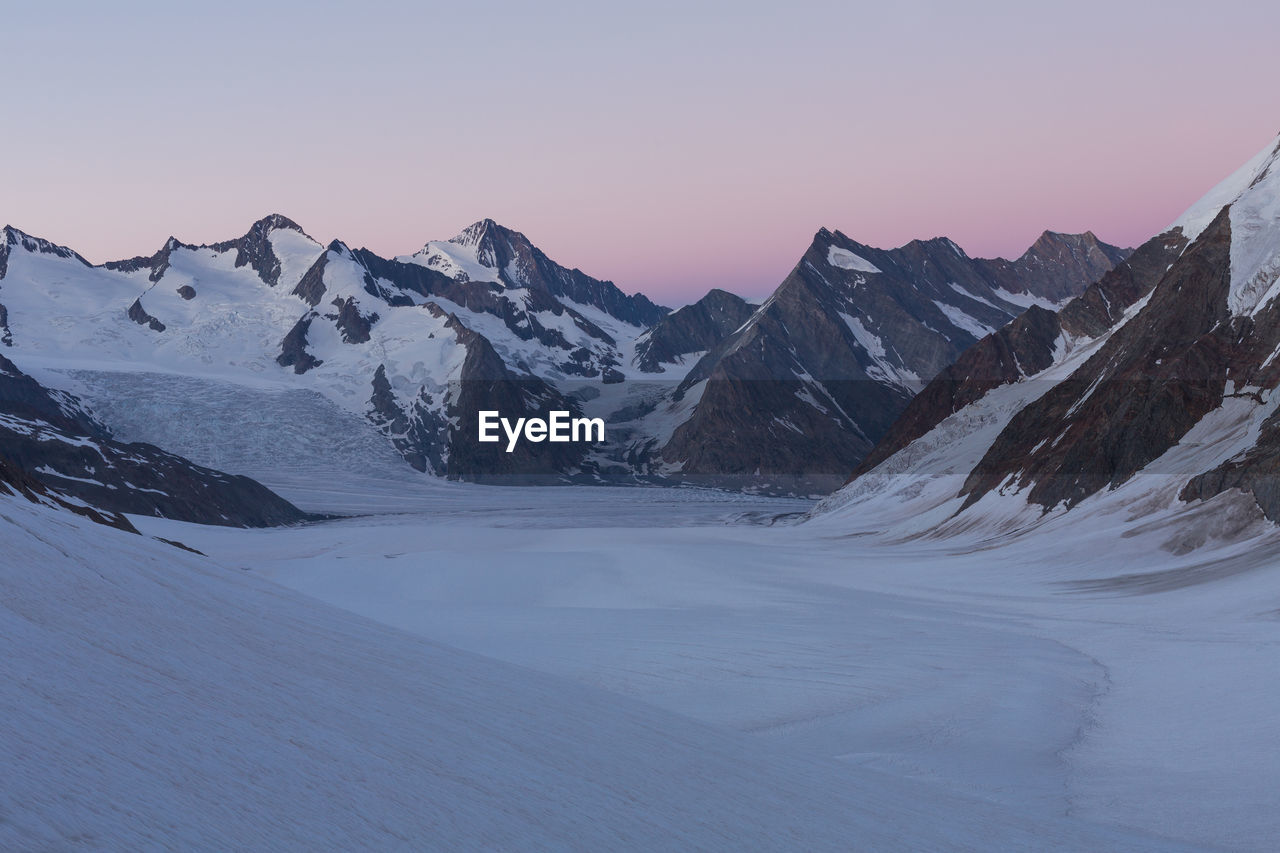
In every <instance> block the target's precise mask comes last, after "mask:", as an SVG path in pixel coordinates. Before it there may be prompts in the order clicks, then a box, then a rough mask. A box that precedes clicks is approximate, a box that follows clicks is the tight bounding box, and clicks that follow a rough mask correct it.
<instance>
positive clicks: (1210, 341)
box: [827, 139, 1280, 525]
mask: <svg viewBox="0 0 1280 853" xmlns="http://www.w3.org/2000/svg"><path fill="white" fill-rule="evenodd" d="M1277 160H1280V139H1277V140H1276V141H1273V142H1272V143H1271V144H1270V145H1268V147H1267V148H1266V149H1265V150H1264V151H1263V152H1262V153H1260V154H1259V155H1258V157H1256V158H1254V160H1252V161H1250V163H1248V164H1246V166H1245V167H1244V168H1243V169H1242V170H1240V171H1239V172H1237V173H1236V174H1235V175H1233V176H1232V177H1231V178H1229V179H1228V180H1227V181H1226V182H1224V183H1223V184H1222V185H1221V186H1219V187H1218V188H1215V189H1214V190H1213V191H1212V192H1210V193H1209V194H1208V195H1207V196H1206V197H1205V199H1204V200H1202V201H1201V202H1198V203H1197V204H1196V205H1194V206H1193V207H1192V208H1191V209H1190V210H1189V211H1188V212H1187V213H1186V214H1185V215H1184V216H1183V217H1181V218H1180V219H1179V220H1178V221H1177V222H1175V223H1174V224H1173V225H1172V226H1171V227H1170V228H1169V230H1168V231H1166V232H1165V233H1163V234H1161V235H1159V236H1157V237H1155V238H1153V239H1152V240H1151V241H1150V242H1148V243H1147V244H1146V245H1144V246H1143V247H1141V248H1140V249H1138V250H1137V251H1136V252H1135V253H1134V254H1133V255H1132V256H1131V257H1130V258H1129V259H1128V260H1126V261H1125V262H1124V263H1122V264H1120V265H1119V266H1118V267H1117V268H1116V269H1115V270H1113V271H1112V272H1111V273H1109V274H1108V275H1106V276H1104V277H1103V278H1102V279H1101V280H1100V281H1099V282H1098V283H1097V284H1095V285H1094V286H1092V287H1090V288H1089V290H1088V291H1086V292H1085V293H1084V294H1083V295H1082V296H1081V297H1079V298H1078V299H1076V300H1074V301H1073V302H1071V303H1070V304H1068V305H1067V306H1066V307H1065V308H1063V309H1062V310H1061V311H1060V312H1057V313H1052V312H1048V311H1044V310H1040V309H1036V308H1032V309H1030V310H1029V311H1028V312H1027V313H1026V314H1024V315H1023V316H1022V317H1020V318H1019V319H1018V320H1017V321H1015V322H1014V323H1013V324H1011V325H1010V326H1008V327H1006V328H1005V329H1003V330H1001V331H1000V332H998V333H996V334H994V335H992V336H990V337H987V338H985V339H984V340H983V341H982V342H981V343H979V344H978V345H977V346H976V347H974V348H973V349H971V350H969V351H968V352H967V353H965V354H964V356H962V357H961V358H960V360H959V361H957V363H956V364H955V365H953V366H952V367H951V368H948V369H947V370H946V371H944V372H943V373H942V374H941V375H939V377H938V378H937V379H935V381H934V382H933V383H931V384H930V385H929V386H928V387H927V388H926V389H925V390H924V391H923V392H922V393H921V394H920V395H919V396H918V397H917V398H916V399H915V400H914V401H913V402H912V403H911V404H910V406H909V407H908V408H907V410H906V412H905V414H904V416H903V417H902V418H901V419H900V420H899V421H898V422H897V424H895V426H894V427H893V428H892V430H890V432H889V434H888V436H887V437H886V439H885V440H884V441H883V442H882V443H881V445H880V447H878V448H877V449H876V450H875V451H873V453H872V454H871V455H870V456H869V457H868V458H867V460H866V461H865V462H864V463H863V464H862V466H861V467H860V468H859V469H858V471H857V472H856V476H855V479H854V481H853V482H852V483H851V484H850V485H849V486H848V487H847V488H846V489H845V490H844V491H843V492H841V493H840V495H838V496H837V497H836V498H834V499H832V500H831V501H829V502H828V504H827V506H828V508H831V509H843V510H849V509H850V508H851V507H852V506H859V507H865V506H866V505H867V504H868V502H885V501H893V500H895V499H900V500H905V501H908V502H910V503H912V504H913V505H914V506H915V512H916V513H917V514H918V513H924V515H925V516H927V517H928V518H931V519H932V520H933V521H934V522H935V523H942V522H944V521H946V519H948V518H949V517H951V516H952V515H954V514H955V513H956V512H958V511H961V512H960V515H959V516H957V517H956V521H955V523H956V524H963V523H966V522H965V519H968V521H969V522H972V521H974V520H977V519H979V518H982V517H989V518H1000V519H1002V520H1001V522H1000V523H1002V524H1006V525H1008V524H1014V523H1022V524H1024V525H1033V524H1034V520H1035V519H1036V518H1037V517H1039V516H1040V514H1041V513H1042V512H1062V511H1066V510H1068V509H1070V508H1073V507H1076V506H1077V505H1081V504H1082V503H1084V502H1086V501H1089V500H1090V499H1095V498H1096V499H1101V497H1102V496H1104V495H1105V494H1106V493H1108V492H1111V491H1115V492H1117V493H1122V494H1124V495H1127V496H1128V499H1129V500H1130V501H1131V502H1132V504H1133V507H1134V508H1133V509H1132V512H1133V513H1134V514H1135V517H1138V516H1141V515H1142V514H1143V513H1144V512H1151V511H1155V510H1157V509H1162V508H1167V507H1170V506H1181V505H1184V504H1186V503H1188V502H1190V503H1192V504H1199V503H1200V502H1204V503H1205V505H1210V504H1212V505H1213V506H1218V507H1222V508H1223V511H1224V512H1226V513H1228V515H1229V516H1230V515H1231V514H1234V513H1235V512H1237V506H1238V502H1237V501H1234V500H1232V499H1231V497H1230V496H1231V495H1233V494H1234V495H1240V494H1241V493H1244V494H1247V495H1249V496H1250V497H1249V500H1248V503H1252V504H1255V505H1256V507H1255V509H1254V511H1255V512H1260V513H1262V514H1264V515H1266V516H1267V517H1268V518H1270V519H1271V520H1273V521H1275V520H1277V519H1280V489H1277V487H1276V482H1277V481H1276V479H1275V472H1276V470H1277V467H1276V466H1277V460H1280V449H1278V448H1280V428H1278V427H1277V420H1276V417H1275V402H1276V397H1275V395H1276V389H1277V385H1280V363H1277V361H1276V355H1277V353H1280V303H1278V302H1277V296H1280V280H1278V276H1280V260H1277V259H1278V258H1280V202H1278V201H1277V199H1280V168H1277V167H1276V164H1277ZM1218 496H1221V497H1222V498H1223V500H1218V501H1215V500H1212V499H1214V498H1215V497H1218ZM1019 507H1022V508H1023V509H1022V510H1019V509H1018V508H1019ZM1144 508H1145V509H1144ZM962 510H963V511H962ZM1014 516H1016V517H1017V518H1020V519H1021V521H1020V522H1015V521H1014V518H1013V517H1014Z"/></svg>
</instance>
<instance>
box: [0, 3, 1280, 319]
mask: <svg viewBox="0 0 1280 853" xmlns="http://www.w3.org/2000/svg"><path fill="white" fill-rule="evenodd" d="M0 22H2V23H3V31H4V38H3V40H2V46H0V80H3V84H4V86H3V91H4V99H5V102H6V108H5V111H4V116H5V117H4V120H3V122H0V155H2V156H3V162H4V165H5V174H4V179H3V188H2V189H0V219H2V220H6V221H8V222H10V223H11V224H13V225H16V226H18V227H20V228H23V229H24V230H27V231H30V232H32V233H35V234H38V235H40V236H44V237H47V238H49V239H51V240H54V241H56V242H59V243H64V244H67V245H70V246H72V247H73V248H75V249H77V250H79V251H80V252H81V253H83V254H85V255H86V256H87V257H89V258H90V259H91V260H94V261H102V260H108V259H112V258H118V257H127V256H130V255H135V254H150V253H151V252H153V251H155V249H157V248H158V247H159V246H160V245H161V243H162V242H163V241H164V239H165V238H166V237H168V236H169V235H170V234H173V235H175V236H177V237H179V238H180V239H183V240H186V241H190V242H214V241H217V240H221V239H227V238H230V237H234V236H237V235H239V234H241V233H243V232H244V231H245V230H246V229H247V227H248V225H249V224H250V223H251V222H252V221H253V220H255V219H257V218H259V217H260V216H263V215H265V214H267V213H270V212H280V213H284V214H286V215H288V216H291V217H293V218H294V219H296V220H298V221H299V223H300V224H301V225H302V226H303V227H304V228H305V229H306V230H307V231H308V232H309V233H310V234H311V235H312V236H313V237H315V238H317V239H319V240H321V241H328V240H329V239H331V238H333V237H340V238H341V239H343V240H344V241H346V242H347V243H349V244H352V245H355V246H360V245H363V246H368V247H369V248H371V249H373V250H374V251H376V252H379V253H381V254H386V255H394V254H401V253H406V252H410V251H413V250H415V249H416V248H418V247H419V246H420V245H421V244H422V243H424V242H425V241H427V240H432V239H443V238H447V237H450V236H452V235H454V234H456V233H457V232H458V231H459V230H461V229H462V228H463V227H464V226H465V225H467V224H469V223H470V222H472V221H474V220H477V219H481V218H484V217H486V216H488V217H492V218H494V219H496V220H498V221H499V222H502V223H503V224H505V225H508V226H509V227H512V228H515V229H517V230H520V231H523V232H524V233H525V234H527V235H528V236H529V237H530V238H531V239H532V240H533V241H534V242H535V243H536V244H537V245H539V246H540V247H542V248H543V249H544V250H545V251H546V252H547V253H548V254H549V255H550V256H551V257H552V258H554V259H556V260H558V261H560V262H561V263H564V264H566V265H568V266H577V267H580V268H582V269H583V270H584V271H586V272H587V273H589V274H591V275H594V276H597V277H600V278H609V279H612V280H614V281H616V282H617V283H618V284H619V285H620V286H621V287H623V289H625V290H627V291H635V290H641V291H644V292H645V293H648V294H649V295H651V296H653V297H654V298H656V299H657V300H659V301H662V302H665V303H667V304H672V305H674V304H679V303H682V302H686V301H690V300H692V299H695V298H697V297H698V296H700V295H701V294H702V293H703V292H705V291H706V290H707V289H708V288H710V287H716V286H718V287H725V288H727V289H730V290H734V291H736V292H739V293H742V294H745V295H749V296H758V295H763V294H766V293H768V292H770V291H771V290H772V288H773V287H774V286H775V285H776V284H777V283H778V282H779V281H780V280H781V279H782V277H783V276H784V275H785V274H786V273H787V271H788V270H789V269H790V268H791V266H792V265H794V263H795V262H796V260H797V259H798V258H799V256H800V254H801V253H802V252H803V251H804V249H805V247H806V246H807V245H808V242H809V240H810V238H811V237H812V235H813V232H814V231H816V230H817V229H818V228H819V227H821V226H826V227H829V228H833V229H840V230H842V231H844V232H845V233H847V234H849V235H850V236H852V237H854V238H855V239H858V240H861V241H863V242H866V243H870V244H873V245H879V246H896V245H900V244H902V243H904V242H906V241H908V240H910V239H912V238H914V237H931V236H938V235H946V236H950V237H952V238H953V239H954V240H956V241H957V242H958V243H960V245H962V246H964V247H965V248H966V250H968V251H969V252H970V253H971V254H975V255H984V256H990V255H1005V256H1012V255H1017V254H1019V253H1020V252H1021V251H1022V250H1023V249H1025V248H1026V247H1027V246H1028V245H1029V244H1030V243H1031V242H1032V241H1033V240H1034V238H1035V237H1036V235H1037V234H1039V232H1040V231H1042V230H1044V229H1045V228H1051V229H1053V230H1058V231H1083V230H1086V229H1092V230H1093V231H1094V232H1095V233H1097V234H1098V235H1099V236H1100V237H1101V238H1103V239H1105V240H1109V241H1111V242H1114V243H1120V244H1125V245H1135V244H1137V243H1139V242H1141V241H1142V240H1144V239H1145V238H1147V237H1149V236H1151V235H1152V234H1153V233H1155V232H1157V231H1159V230H1160V229H1161V228H1162V227H1164V226H1165V225H1167V224H1168V223H1169V222H1170V221H1172V220H1173V219H1174V218H1175V217H1176V216H1177V215H1178V214H1179V213H1180V212H1181V211H1182V209H1183V208H1185V207H1186V206H1188V205H1189V204H1190V203H1191V202H1193V201H1194V200H1195V199H1196V198H1197V197H1198V196H1199V195H1201V194H1202V193H1203V192H1204V191H1205V190H1206V189H1208V188H1209V187H1210V186H1212V185H1213V184H1214V183H1216V182H1217V181H1218V180H1219V179H1220V178H1222V177H1225V176H1226V175H1227V174H1228V173H1229V172H1231V171H1232V170H1233V169H1234V168H1235V167H1236V166H1238V165H1239V164H1240V163H1241V162H1243V161H1244V160H1246V159H1247V158H1248V157H1249V156H1251V155H1252V154H1253V153H1255V152H1256V151H1257V150H1259V149H1260V148H1262V147H1263V145H1265V144H1266V143H1267V141H1268V140H1269V139H1270V138H1271V137H1272V136H1273V135H1274V134H1275V133H1276V132H1277V131H1280V86H1277V85H1276V80H1277V79H1280V71H1278V70H1277V69H1278V67H1280V66H1278V65H1277V59H1276V56H1277V53H1276V38H1277V34H1280V3H1274V2H1255V3H1240V2H1235V3H1232V2H1216V3H1207V2H1203V0H1198V2H1194V3H1184V2H1162V3H1155V2H1141V3H1123V2H1073V3H1038V2H1036V3H1033V2H1021V3H1004V2H998V3H993V2H970V3H960V2H949V3H943V2H925V1H924V0H917V2H911V0H907V1H906V2H874V3H864V2H804V0H793V2H786V3H784V2H776V3H762V2H751V0H740V1H739V2H733V3H696V2H684V3H667V2H662V1H661V0H648V2H643V3H639V2H633V3H627V4H611V3H607V2H593V3H564V2H555V0H544V2H538V3H530V2H506V1H505V0H504V1H503V2H485V0H455V2H451V3H447V4H442V3H430V2H427V3H423V2H377V0H372V2H363V3H358V4H357V3H348V4H338V3H328V2H320V1H319V0H311V2H306V3H290V2H282V3H271V2H253V3H243V2H219V3H209V2H205V3H183V2H172V0H171V2H165V3H138V2H127V0H125V2H115V3H99V2H58V0H46V2H40V3H22V4H18V3H8V4H5V7H4V9H3V11H2V12H0Z"/></svg>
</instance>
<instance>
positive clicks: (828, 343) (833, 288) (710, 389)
mask: <svg viewBox="0 0 1280 853" xmlns="http://www.w3.org/2000/svg"><path fill="white" fill-rule="evenodd" d="M1127 254H1128V252H1127V251H1126V250H1123V249H1119V248H1117V247H1115V246H1109V245H1107V244H1105V243H1102V242H1100V241H1099V240H1098V239H1097V238H1096V237H1095V236H1094V235H1093V234H1092V233H1086V234H1081V235H1064V234H1055V233H1052V232H1045V233H1044V234H1043V235H1042V236H1041V237H1040V238H1039V239H1038V240H1037V241H1036V243H1035V245H1033V246H1032V247H1031V248H1030V249H1029V250H1028V251H1027V252H1026V253H1025V254H1024V255H1023V256H1022V257H1021V258H1019V259H1018V260H1016V261H1005V260H1002V259H996V260H986V259H978V258H970V257H969V256H968V255H967V254H965V252H964V251H963V250H962V249H960V247H959V246H957V245H956V244H955V243H953V242H952V241H950V240H947V239H945V238H939V239H934V240H926V241H920V240H917V241H912V242H911V243H908V244H907V245H906V246H903V247H901V248H899V249H891V250H883V249H875V248H872V247H870V246H866V245H863V244H861V243H858V242H856V241H854V240H851V239H850V238H848V237H846V236H845V235H844V234H841V233H840V232H838V231H837V232H831V231H827V230H826V229H823V230H821V231H819V232H818V234H817V235H816V236H815V237H814V240H813V243H812V244H811V246H810V247H809V249H808V251H807V252H806V253H805V254H804V256H803V257H802V258H801V260H800V263H799V264H797V265H796V267H795V269H794V270H792V272H791V274H790V275H788V277H787V278H786V279H785V280H784V281H783V283H782V284H781V285H780V286H779V288H778V289H777V291H775V292H774V294H773V295H772V296H771V297H770V298H769V299H768V300H767V301H766V302H765V303H764V304H763V305H762V306H760V308H759V309H758V310H756V311H755V312H753V314H752V315H751V316H750V317H749V318H748V319H747V320H746V321H745V322H744V323H743V324H742V325H740V326H739V327H738V328H736V329H735V331H734V332H733V333H732V334H730V335H728V336H726V337H725V338H723V339H722V340H721V341H720V342H719V343H718V344H716V345H715V346H714V347H713V348H712V349H711V351H710V352H708V353H707V354H706V356H704V357H703V358H702V359H701V360H700V361H699V362H698V364H697V365H696V366H694V367H693V369H692V370H691V371H690V372H689V374H688V375H687V376H686V377H685V379H684V380H683V381H682V382H681V383H680V384H679V386H678V387H676V388H675V389H674V390H673V391H672V393H671V399H670V401H668V402H666V403H665V408H666V410H668V411H670V410H672V409H676V408H678V407H680V406H681V405H684V406H686V407H688V406H689V403H688V402H686V401H694V402H693V405H692V407H691V413H690V414H689V416H688V417H687V418H685V419H684V420H683V421H681V422H680V423H679V424H678V425H677V426H676V427H675V428H674V429H673V430H672V431H671V432H670V435H669V437H665V440H663V438H662V437H660V438H659V439H658V440H654V441H653V442H652V443H651V445H650V448H649V449H650V450H651V451H652V452H653V453H654V455H655V456H656V457H657V458H658V459H660V460H661V466H660V469H661V470H664V471H665V472H667V473H668V474H669V475H675V476H679V477H681V478H683V479H693V480H701V481H704V482H713V483H717V484H728V485H738V486H741V485H749V484H751V483H752V482H761V481H763V482H764V483H766V484H769V485H772V486H773V487H775V488H780V489H782V490H784V491H804V492H811V491H830V490H831V489H833V488H835V487H837V486H838V485H840V483H842V482H843V481H844V480H845V479H846V477H847V474H848V471H849V470H850V469H851V468H853V466H855V465H856V464H858V462H859V461H860V460H861V459H862V458H863V457H864V456H865V455H866V454H867V453H868V452H869V451H870V450H871V448H872V447H873V446H874V445H875V443H876V442H877V441H878V440H879V439H880V438H881V437H882V436H883V435H884V434H885V431H886V430H887V429H888V428H889V426H890V424H891V423H893V421H894V419H895V418H896V417H897V416H898V415H899V414H900V413H901V412H902V411H903V409H904V408H905V407H906V406H907V404H908V403H909V401H910V400H911V399H912V397H913V396H914V395H915V394H916V392H917V391H918V390H919V389H920V388H921V387H922V386H923V384H924V383H925V382H927V381H928V380H929V379H931V378H932V377H933V376H935V375H936V374H937V373H938V372H939V371H941V370H943V369H944V368H946V367H947V366H948V365H949V364H951V363H952V362H954V361H955V359H956V358H957V357H959V356H960V354H961V353H963V352H964V351H965V350H967V349H968V348H969V347H970V346H972V345H973V344H974V343H976V342H977V340H978V339H979V338H981V337H983V336H984V335H986V334H988V333H990V332H991V331H993V330H995V329H998V328H1001V327H1002V326H1004V325H1005V324H1006V323H1008V322H1009V321H1010V320H1012V319H1013V318H1015V317H1017V316H1018V315H1019V314H1021V313H1022V311H1023V310H1024V309H1025V308H1026V306H1028V305H1035V304H1043V305H1049V306H1053V305H1055V304H1057V300H1059V299H1061V298H1062V297H1063V295H1064V294H1066V295H1068V296H1070V295H1077V294H1079V293H1080V292H1081V291H1082V290H1083V289H1084V288H1085V287H1086V286H1087V285H1088V284H1089V283H1090V282H1092V281H1094V280H1096V279H1097V278H1098V277H1099V276H1101V275H1103V274H1104V273H1106V272H1107V271H1109V270H1110V269H1111V268H1112V267H1113V266H1114V264H1115V263H1116V262H1117V261H1118V260H1120V259H1122V258H1124V257H1125V256H1126V255H1127ZM659 408H660V409H661V408H663V407H662V406H660V407H659Z"/></svg>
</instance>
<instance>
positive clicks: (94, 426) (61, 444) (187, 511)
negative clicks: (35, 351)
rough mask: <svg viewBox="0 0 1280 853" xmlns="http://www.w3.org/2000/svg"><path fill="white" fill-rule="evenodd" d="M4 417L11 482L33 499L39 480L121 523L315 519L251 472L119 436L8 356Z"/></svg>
mask: <svg viewBox="0 0 1280 853" xmlns="http://www.w3.org/2000/svg"><path fill="white" fill-rule="evenodd" d="M0 415H3V417H0V459H3V460H5V462H6V464H7V465H8V466H9V468H10V473H9V474H8V475H7V482H8V483H9V484H10V486H11V487H12V488H16V489H18V490H19V491H23V493H24V494H25V495H26V496H27V497H29V498H30V497H32V495H33V494H34V493H33V492H32V487H31V483H33V482H34V483H39V484H40V485H41V486H42V487H43V488H44V489H45V490H47V491H48V492H50V493H55V494H56V495H57V496H59V499H58V500H59V503H60V505H64V506H66V507H67V508H72V506H71V505H72V504H73V503H75V501H78V502H79V503H78V504H76V505H77V506H79V507H81V508H82V509H83V508H87V509H91V510H93V511H94V512H96V513H98V514H99V515H101V516H102V518H101V519H95V520H102V521H103V522H104V523H111V524H113V526H122V525H121V524H119V523H118V522H119V521H120V520H122V519H118V518H117V516H118V514H120V513H131V514H135V515H158V516H162V517H164V518H173V519H176V520H179V521H191V522H197V523H201V524H221V525H231V526H239V527H264V526H269V525H276V524H290V523H295V522H298V521H304V520H306V519H307V518H309V516H308V515H306V514H305V513H303V512H301V511H300V510H298V509H297V508H296V507H294V506H293V505H292V504H290V503H289V502H288V501H286V500H284V499H283V498H281V497H279V496H278V495H276V494H275V493H273V492H271V491H270V490H269V489H267V488H266V487H265V486H263V485H261V484H260V483H258V482H256V481H254V480H251V479H249V478H248V477H239V476H234V475H230V474H224V473H222V472H220V471H214V470H212V469H209V468H204V467H202V466H199V465H196V464H194V463H192V462H190V461H188V460H186V459H183V458H182V457H180V456H175V455H173V454H171V453H166V452H165V451H163V450H160V449H159V448H157V447H154V446H152V445H150V444H141V443H133V444H122V443H120V442H116V441H114V440H113V439H112V438H111V437H110V434H109V433H108V432H107V430H106V428H105V427H103V426H102V424H100V423H98V422H97V421H95V420H94V419H93V418H92V417H90V416H89V415H88V413H86V412H85V411H84V410H83V408H81V407H80V406H79V403H78V401H77V400H76V399H75V398H74V397H71V396H70V395H67V394H65V393H62V392H57V391H51V390H49V389H47V388H44V387H43V386H41V385H40V384H39V383H38V382H36V381H35V380H34V379H32V378H31V377H29V376H27V375H26V374H24V373H22V372H21V371H20V370H18V368H17V367H16V366H15V365H14V364H13V363H12V362H11V361H9V360H7V359H5V358H4V357H3V356H0ZM14 470H16V471H18V472H20V474H14V473H13V471H14ZM67 498H74V499H75V501H68V500H67ZM82 514H84V513H82ZM128 529H132V528H131V526H129V527H128Z"/></svg>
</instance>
